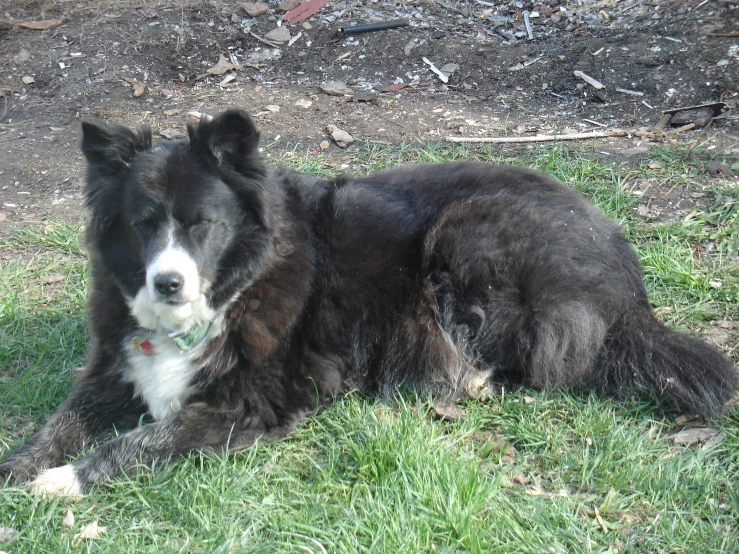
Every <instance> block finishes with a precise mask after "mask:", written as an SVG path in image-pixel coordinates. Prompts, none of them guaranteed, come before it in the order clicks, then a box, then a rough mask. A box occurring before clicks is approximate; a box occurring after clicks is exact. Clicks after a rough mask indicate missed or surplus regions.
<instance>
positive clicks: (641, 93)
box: [616, 88, 644, 96]
mask: <svg viewBox="0 0 739 554" xmlns="http://www.w3.org/2000/svg"><path fill="white" fill-rule="evenodd" d="M616 92H621V93H623V94H630V95H631V96H644V93H643V92H641V91H639V90H629V89H627V88H617V89H616Z"/></svg>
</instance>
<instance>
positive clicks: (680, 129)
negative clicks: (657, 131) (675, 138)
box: [664, 123, 695, 135]
mask: <svg viewBox="0 0 739 554" xmlns="http://www.w3.org/2000/svg"><path fill="white" fill-rule="evenodd" d="M691 129H695V123H688V124H687V125H683V126H682V127H678V128H677V129H672V130H671V131H665V132H664V133H665V134H666V135H676V134H678V133H682V132H683V131H690V130H691Z"/></svg>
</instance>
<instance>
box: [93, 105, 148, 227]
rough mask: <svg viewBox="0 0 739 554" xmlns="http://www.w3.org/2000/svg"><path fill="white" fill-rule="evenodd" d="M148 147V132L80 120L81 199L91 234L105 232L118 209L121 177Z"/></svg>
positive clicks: (140, 129)
mask: <svg viewBox="0 0 739 554" xmlns="http://www.w3.org/2000/svg"><path fill="white" fill-rule="evenodd" d="M150 148H151V129H149V128H148V127H140V128H139V129H137V130H136V131H132V130H131V129H129V128H128V127H124V126H123V125H117V124H115V123H107V122H105V121H102V120H101V119H96V118H88V119H85V120H83V121H82V152H83V153H84V154H85V158H86V159H87V185H86V186H85V197H86V200H87V205H88V206H89V207H90V208H91V210H92V221H93V225H92V226H91V228H90V229H91V231H94V232H96V233H103V232H105V231H106V230H107V229H108V228H109V227H110V225H111V224H112V223H113V221H115V219H116V217H117V216H118V213H119V212H120V209H121V187H122V182H123V176H124V174H125V171H126V168H127V167H128V165H129V163H130V161H131V160H132V159H133V157H134V156H135V155H136V153H137V152H142V151H144V150H149V149H150Z"/></svg>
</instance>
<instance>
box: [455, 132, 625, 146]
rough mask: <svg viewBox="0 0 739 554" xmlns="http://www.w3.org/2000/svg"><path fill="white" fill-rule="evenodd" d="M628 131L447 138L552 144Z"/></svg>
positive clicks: (485, 141)
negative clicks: (558, 141) (559, 141)
mask: <svg viewBox="0 0 739 554" xmlns="http://www.w3.org/2000/svg"><path fill="white" fill-rule="evenodd" d="M629 132H630V131H626V130H624V129H613V130H611V131H589V132H587V133H573V134H571V135H534V136H533V137H447V140H448V141H449V142H476V143H477V142H479V143H506V142H552V141H557V140H583V139H590V138H606V137H625V136H626V135H628V134H629Z"/></svg>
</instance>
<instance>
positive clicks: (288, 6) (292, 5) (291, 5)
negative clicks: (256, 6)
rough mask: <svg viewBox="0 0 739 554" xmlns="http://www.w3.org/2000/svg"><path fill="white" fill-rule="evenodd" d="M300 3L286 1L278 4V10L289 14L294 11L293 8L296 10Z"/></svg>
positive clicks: (301, 0) (299, 1)
mask: <svg viewBox="0 0 739 554" xmlns="http://www.w3.org/2000/svg"><path fill="white" fill-rule="evenodd" d="M302 2H303V0H287V1H286V2H283V3H282V4H280V9H281V10H282V11H283V12H289V11H290V10H294V9H295V8H297V7H298V6H299V5H300V4H301V3H302Z"/></svg>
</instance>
